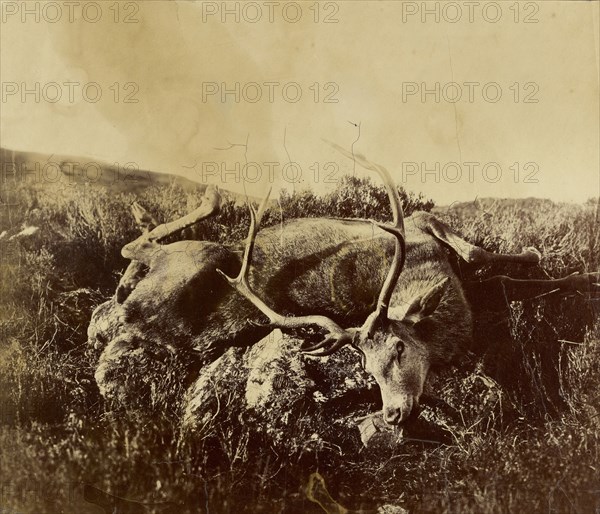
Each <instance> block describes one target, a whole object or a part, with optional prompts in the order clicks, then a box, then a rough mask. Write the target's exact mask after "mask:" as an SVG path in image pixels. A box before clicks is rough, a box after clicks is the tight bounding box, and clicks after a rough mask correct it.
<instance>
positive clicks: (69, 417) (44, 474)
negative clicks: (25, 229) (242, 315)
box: [0, 181, 600, 514]
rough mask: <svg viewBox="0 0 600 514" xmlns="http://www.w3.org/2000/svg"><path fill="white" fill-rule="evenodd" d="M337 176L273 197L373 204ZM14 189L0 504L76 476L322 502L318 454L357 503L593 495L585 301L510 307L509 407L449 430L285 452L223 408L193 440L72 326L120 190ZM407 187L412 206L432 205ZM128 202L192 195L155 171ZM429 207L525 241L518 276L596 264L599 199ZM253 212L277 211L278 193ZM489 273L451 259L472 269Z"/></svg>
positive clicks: (596, 366) (593, 414) (87, 309)
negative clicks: (147, 404)
mask: <svg viewBox="0 0 600 514" xmlns="http://www.w3.org/2000/svg"><path fill="white" fill-rule="evenodd" d="M343 187H344V188H345V189H343V190H342V191H341V192H340V194H339V196H337V197H336V196H335V195H332V196H330V197H328V198H326V199H323V200H319V199H318V198H316V197H314V195H311V194H310V193H302V194H301V195H299V196H298V197H292V198H286V199H284V202H283V203H284V204H285V209H284V212H286V213H287V214H286V215H287V216H288V217H294V216H297V215H309V214H312V215H321V214H324V213H325V212H328V213H331V214H334V215H346V216H347V215H354V214H358V215H360V216H372V215H373V213H375V214H381V209H380V202H383V201H385V194H383V196H381V190H377V189H376V188H373V189H368V190H366V191H365V185H364V184H353V183H352V182H351V181H350V182H348V183H346V184H344V186H343ZM352 187H354V191H356V192H357V194H356V195H355V196H354V197H353V196H352V195H350V194H348V188H350V189H351V188H352ZM359 193H360V194H359ZM20 195H21V196H20V202H19V205H17V206H15V207H13V208H12V209H11V210H10V212H6V211H5V212H3V213H2V216H1V218H0V222H1V223H2V226H1V227H0V230H4V229H11V228H13V229H16V228H18V227H19V226H20V224H21V223H23V222H26V223H27V224H36V225H37V226H39V227H40V228H41V230H40V233H39V234H37V235H35V236H33V237H31V238H30V239H27V240H23V241H21V242H7V241H2V255H3V260H2V266H1V267H0V274H1V291H0V302H1V306H2V317H1V319H0V323H1V329H2V342H1V347H0V407H1V408H2V410H1V424H0V452H1V458H0V474H1V477H2V478H1V481H2V484H1V485H2V489H1V491H2V495H1V497H0V511H1V512H5V511H6V512H20V513H36V514H37V513H44V512H48V513H54V512H68V513H70V512H85V510H84V509H85V502H83V503H82V501H81V484H82V483H84V482H85V483H90V484H93V485H94V486H96V487H98V488H100V489H102V490H104V491H108V492H110V493H112V494H116V495H118V496H121V497H126V498H131V499H136V500H138V501H146V502H161V501H172V502H175V503H177V504H178V507H177V510H176V511H177V512H205V511H206V512H209V511H210V512H217V513H221V512H240V511H242V512H322V511H321V510H320V509H319V507H318V506H317V505H315V504H312V503H310V502H308V501H307V500H306V498H305V496H304V493H303V490H302V487H303V485H304V484H305V483H306V481H307V479H308V476H309V475H310V473H312V472H313V471H314V470H316V469H318V470H319V471H320V473H321V474H322V475H323V476H324V477H325V478H326V480H327V483H328V487H329V488H330V491H331V493H332V495H333V496H334V497H335V498H338V499H339V501H340V503H342V504H344V505H346V506H347V507H352V508H355V509H360V508H364V509H368V508H375V507H376V506H377V505H378V504H381V503H386V502H388V503H394V502H397V503H401V504H403V505H404V506H406V507H408V508H409V509H410V510H411V512H436V513H437V512H461V513H470V512H473V513H475V512H476V513H486V512H490V513H491V512H514V511H522V512H593V511H594V509H598V508H600V493H599V491H600V467H599V465H598V462H600V455H599V451H600V450H599V449H600V440H599V439H600V435H599V434H600V430H599V429H600V426H599V425H600V396H598V391H600V326H598V325H595V326H594V325H589V324H588V325H587V327H586V324H585V323H584V319H583V317H580V318H578V315H579V314H581V313H582V312H583V311H586V309H589V308H590V306H591V304H592V303H593V302H590V301H587V300H581V299H574V300H573V299H571V300H573V301H575V304H574V305H575V307H573V305H572V304H569V301H571V300H569V299H567V300H560V301H552V300H540V302H538V303H535V305H525V306H516V307H515V309H513V313H512V319H511V320H510V323H509V326H510V330H509V332H510V334H509V335H510V341H509V343H510V345H511V346H510V347H511V351H512V352H513V353H512V357H510V356H509V357H510V358H512V359H513V360H510V358H509V360H508V362H509V369H511V368H510V366H512V365H513V364H514V362H520V363H521V364H520V370H519V373H520V374H521V375H522V377H524V378H523V379H522V380H521V381H519V382H518V383H517V385H516V386H515V387H516V390H512V391H508V393H507V394H508V396H507V398H509V399H510V401H511V402H513V404H514V416H512V417H510V418H507V419H501V420H498V422H497V423H494V424H492V425H484V424H480V425H477V426H473V427H466V426H465V427H464V428H465V429H464V430H460V431H458V432H456V433H455V434H454V435H455V437H454V440H453V441H452V442H451V443H450V444H448V445H431V444H427V443H422V442H407V443H405V444H403V445H401V446H400V447H398V448H397V449H396V450H395V451H394V452H393V453H390V454H386V455H381V454H369V453H366V452H355V453H351V454H343V455H340V453H339V452H337V451H336V450H335V449H334V448H329V447H323V448H318V449H317V450H316V451H311V452H308V453H306V452H296V453H294V452H292V451H290V453H289V454H288V455H287V456H285V457H283V456H282V455H280V454H278V453H277V452H276V451H275V449H274V448H273V447H272V446H271V445H270V442H269V440H268V439H267V438H265V437H264V436H261V435H257V434H255V433H253V432H252V430H251V427H250V426H249V425H244V424H241V423H240V422H239V419H238V418H237V417H235V415H234V414H233V413H227V412H226V408H224V409H223V411H224V412H225V414H224V415H225V418H224V420H222V422H221V424H219V425H215V426H213V427H212V430H211V431H209V432H210V434H211V435H210V437H205V438H203V439H200V440H198V439H196V440H194V439H192V438H186V437H183V436H182V434H180V433H179V431H178V429H177V426H176V424H175V423H173V418H172V416H173V413H172V412H167V411H165V412H163V413H162V415H161V413H160V412H159V413H157V412H153V413H152V416H148V412H147V411H145V410H144V409H140V410H139V411H131V410H129V411H126V412H121V411H118V410H111V406H108V405H106V404H105V403H104V401H103V399H102V397H101V396H100V395H99V393H98V391H97V388H96V385H95V382H94V379H93V371H94V367H95V363H96V358H97V355H96V354H95V353H94V352H93V351H91V350H90V349H89V348H87V346H86V328H87V323H88V321H89V317H90V314H91V310H92V309H93V307H94V306H95V305H97V304H98V303H100V302H101V301H103V299H105V298H107V297H108V296H109V295H110V294H112V291H113V289H114V287H115V285H116V281H117V278H118V275H119V273H120V272H122V270H123V268H124V266H125V265H126V262H125V261H124V260H123V259H122V258H121V257H120V255H119V250H120V247H121V245H122V244H123V243H124V242H125V241H128V240H130V239H131V238H132V236H134V235H135V227H134V226H133V221H132V220H131V218H130V217H129V214H128V208H129V204H130V203H131V201H132V197H131V196H128V195H125V194H119V195H114V194H108V193H107V192H105V191H101V190H98V191H81V190H77V189H74V190H72V191H66V192H61V194H52V195H51V194H45V195H44V194H41V193H40V192H39V191H38V192H36V191H31V190H27V189H23V190H22V191H20ZM302 195H303V196H302ZM360 195H363V196H362V197H361V196H360ZM365 195H366V196H367V197H368V198H367V197H365ZM378 195H379V196H378ZM380 196H381V199H379V198H380ZM353 198H354V200H353ZM406 200H407V202H409V203H410V202H412V203H410V205H411V208H414V207H418V206H419V205H425V206H426V207H431V204H429V203H423V202H424V200H423V199H419V198H415V197H412V198H409V199H406ZM140 202H141V203H143V204H144V205H147V206H148V207H149V208H150V209H151V210H152V211H153V212H154V213H155V214H156V215H157V216H158V217H159V218H160V219H162V220H168V219H172V218H173V217H176V216H178V215H181V214H183V213H185V212H187V211H188V210H189V209H190V207H192V206H194V205H196V204H197V202H198V198H197V197H195V196H194V195H190V194H185V193H183V192H182V191H181V190H178V189H176V188H162V189H157V190H154V191H148V192H147V193H146V194H145V197H144V198H141V199H140ZM307 205H309V206H311V210H310V211H307ZM365 205H368V208H365ZM444 216H445V217H446V219H447V220H449V221H450V222H451V223H452V224H454V225H455V226H456V227H457V228H458V229H459V230H460V232H461V233H462V234H464V235H465V237H466V238H467V239H469V240H470V241H472V242H474V243H476V244H480V245H482V246H484V247H486V248H488V249H490V250H496V251H515V250H519V249H520V248H521V247H523V246H536V247H537V248H538V249H540V250H541V251H542V252H543V254H544V261H543V263H542V264H543V265H542V267H541V268H538V269H535V270H533V271H529V272H527V273H529V274H531V275H532V276H562V275H564V274H566V273H570V272H572V271H595V270H598V269H599V268H600V262H599V259H600V223H598V204H597V203H594V202H589V203H588V204H586V205H556V204H553V203H548V202H538V203H537V204H535V206H534V207H532V205H531V204H529V205H527V204H524V203H519V202H502V201H500V202H497V203H496V204H491V203H490V204H484V205H481V206H479V208H476V209H473V208H471V207H464V208H458V209H454V210H453V211H450V212H447V213H446V214H445V215H444ZM246 218H247V217H246V212H245V209H241V208H237V207H235V206H234V205H233V204H228V205H226V206H225V209H224V214H223V215H222V216H221V217H220V218H218V219H216V220H215V221H214V222H211V223H207V224H205V225H204V226H203V227H202V228H200V229H198V230H196V233H195V234H188V237H189V236H192V235H195V236H197V237H202V238H207V239H213V240H221V241H231V240H232V239H235V238H238V237H241V236H242V235H243V234H244V233H245V230H246V228H245V223H246ZM267 221H268V222H270V223H278V222H279V221H280V212H279V210H278V209H276V210H275V211H274V212H272V213H271V214H270V215H269V217H268V220H267ZM494 271H498V270H497V269H495V270H494ZM490 272H491V270H490V269H483V270H482V271H479V272H475V271H474V270H466V273H467V274H470V276H473V277H474V276H485V275H486V274H489V273H490ZM577 302H578V303H577ZM596 302H597V300H596ZM574 308H575V309H576V310H575V311H574V310H573V309H574ZM596 315H597V311H596ZM588 317H589V316H588ZM533 326H536V327H537V328H536V329H535V330H532V327H533ZM559 338H560V339H565V340H569V341H571V343H575V344H571V343H557V342H556V340H557V339H559ZM509 353H510V352H509ZM513 385H514V384H513ZM165 394H166V395H167V396H165V401H168V391H167V393H165ZM550 407H551V408H550Z"/></svg>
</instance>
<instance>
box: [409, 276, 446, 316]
mask: <svg viewBox="0 0 600 514" xmlns="http://www.w3.org/2000/svg"><path fill="white" fill-rule="evenodd" d="M449 283H450V279H449V278H448V277H446V278H444V279H443V280H441V281H440V282H438V283H437V284H436V285H434V286H433V287H431V288H430V289H428V290H427V291H425V292H424V293H422V294H420V295H417V296H415V298H414V299H413V300H412V302H411V303H410V306H409V307H408V310H407V311H406V315H405V316H404V320H405V321H407V322H409V323H411V324H413V325H415V324H417V323H418V322H419V321H421V320H422V319H424V318H426V317H427V316H430V315H431V314H433V313H434V312H435V310H436V309H437V308H438V306H439V304H440V301H441V300H442V298H443V296H444V293H445V292H446V289H447V288H448V284H449Z"/></svg>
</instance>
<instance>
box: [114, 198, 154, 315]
mask: <svg viewBox="0 0 600 514" xmlns="http://www.w3.org/2000/svg"><path fill="white" fill-rule="evenodd" d="M131 212H132V213H133V217H134V218H135V221H136V223H137V224H138V226H139V227H140V230H141V231H142V234H143V235H146V236H147V235H148V234H149V233H150V232H151V231H152V230H154V229H155V228H156V226H157V225H158V222H157V221H156V219H155V218H154V217H153V216H152V215H151V214H150V213H149V212H148V211H147V210H146V209H144V208H143V207H142V206H141V205H140V204H139V203H137V202H133V204H132V205H131ZM146 273H148V266H147V265H146V264H144V263H143V262H141V261H136V260H133V261H131V262H130V263H129V266H127V269H126V270H125V273H123V276H122V277H121V280H120V281H119V285H118V286H117V292H116V299H117V303H123V302H124V301H125V300H126V299H127V297H128V296H129V295H130V294H131V291H133V290H134V289H135V286H136V285H137V284H138V282H139V281H140V280H142V278H144V277H145V276H146Z"/></svg>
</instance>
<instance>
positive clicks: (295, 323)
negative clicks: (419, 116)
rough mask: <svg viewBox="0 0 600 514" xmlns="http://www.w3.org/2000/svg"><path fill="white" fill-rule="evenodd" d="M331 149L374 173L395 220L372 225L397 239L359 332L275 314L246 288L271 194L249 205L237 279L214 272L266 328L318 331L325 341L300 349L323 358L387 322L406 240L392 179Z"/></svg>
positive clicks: (319, 319)
mask: <svg viewBox="0 0 600 514" xmlns="http://www.w3.org/2000/svg"><path fill="white" fill-rule="evenodd" d="M330 144H331V145H332V146H333V147H334V148H336V149H337V150H338V151H340V152H341V153H342V154H344V155H346V156H348V157H353V158H355V160H356V162H358V163H359V164H360V165H361V166H362V167H364V168H366V169H369V170H373V171H376V172H377V173H378V174H379V175H380V176H381V178H382V179H383V182H384V184H385V187H386V190H387V193H388V196H389V198H390V203H391V206H392V213H393V218H394V223H393V225H389V224H387V223H380V222H378V221H371V223H373V224H374V225H376V226H378V227H380V228H381V229H383V230H385V231H387V232H389V233H391V234H393V235H394V236H395V237H396V241H395V252H394V258H393V260H392V264H391V265H390V269H389V271H388V274H387V276H386V278H385V281H384V283H383V286H382V288H381V292H380V293H379V298H378V300H377V307H376V309H375V311H374V312H372V313H371V314H370V315H369V316H368V317H367V319H366V321H365V323H364V324H363V326H362V327H361V328H348V329H344V328H341V327H340V326H339V325H338V324H337V323H336V322H335V321H333V320H332V319H331V318H328V317H326V316H319V315H313V316H283V315H281V314H278V313H277V312H275V311H274V310H273V309H271V308H270V307H269V306H268V305H267V304H265V303H264V302H263V301H262V300H261V299H260V298H259V297H258V296H257V295H256V294H255V293H254V292H253V291H252V289H251V288H250V286H249V284H248V269H249V266H250V261H251V259H252V252H253V250H254V243H255V240H256V234H257V232H258V227H259V225H260V220H261V218H262V215H263V213H264V210H265V207H266V204H267V200H268V197H269V194H270V192H271V191H270V190H269V193H268V194H267V196H266V197H265V199H264V200H263V202H262V204H261V206H260V208H259V210H258V212H257V211H256V210H255V208H254V207H253V206H252V205H250V204H249V205H248V206H249V209H250V218H251V220H250V230H249V232H248V241H247V243H246V248H245V251H244V257H243V259H242V267H241V269H240V272H239V274H238V276H237V277H236V278H231V277H228V276H227V275H226V274H225V273H223V272H222V271H221V270H217V271H218V272H219V273H220V274H221V275H223V277H225V279H227V281H228V282H229V284H230V285H231V286H232V287H233V288H234V289H236V291H238V292H239V293H240V294H242V295H243V296H244V297H246V298H247V299H248V300H249V301H250V302H252V304H253V305H254V306H255V307H257V308H258V309H259V310H260V311H261V312H262V313H263V314H264V315H266V316H267V317H268V318H269V326H270V327H273V328H281V329H284V330H285V329H287V330H289V329H296V328H307V327H311V326H312V327H315V326H316V327H319V328H321V329H322V330H323V331H324V332H325V333H326V335H325V337H324V338H323V339H322V340H321V341H320V342H318V343H316V344H314V345H311V346H308V347H306V348H303V349H302V351H303V352H304V353H307V354H309V355H316V356H325V355H330V354H332V353H333V352H335V351H337V350H339V349H340V348H342V347H343V346H345V345H347V344H353V343H354V342H355V339H356V338H357V337H358V338H359V339H361V340H363V339H369V338H371V337H372V336H373V333H374V332H375V328H376V327H377V324H378V323H380V322H384V321H385V320H386V319H387V313H388V308H389V302H390V299H391V297H392V293H393V291H394V287H395V286H396V283H397V282H398V278H399V276H400V273H401V271H402V267H403V265H404V258H405V236H404V216H403V212H402V202H401V200H400V196H399V194H398V190H397V189H396V186H395V185H394V183H393V181H392V177H391V176H390V174H389V172H388V171H387V170H386V169H385V168H384V167H382V166H379V165H377V164H373V163H371V162H369V161H368V160H367V159H366V158H365V157H364V156H362V155H360V154H354V155H353V154H351V153H350V152H347V151H346V150H344V149H343V148H341V147H340V146H338V145H336V144H334V143H330Z"/></svg>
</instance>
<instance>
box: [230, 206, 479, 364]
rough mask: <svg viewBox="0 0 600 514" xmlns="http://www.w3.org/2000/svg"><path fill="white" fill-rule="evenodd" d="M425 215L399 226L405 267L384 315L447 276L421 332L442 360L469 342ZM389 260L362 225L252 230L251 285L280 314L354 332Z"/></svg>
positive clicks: (461, 307) (298, 223)
mask: <svg viewBox="0 0 600 514" xmlns="http://www.w3.org/2000/svg"><path fill="white" fill-rule="evenodd" d="M429 216H431V215H429V214H426V213H417V214H415V215H413V216H411V217H408V218H406V220H405V226H406V251H407V253H406V264H405V267H404V270H403V272H402V275H401V276H400V280H399V281H398V284H397V286H396V288H395V290H394V294H393V296H392V301H391V303H390V315H391V317H392V318H394V319H402V318H403V317H404V313H405V312H406V309H407V308H408V306H409V305H410V302H411V301H412V300H413V299H414V298H415V297H416V296H418V295H419V294H422V293H423V292H424V291H427V290H428V289H429V288H431V287H432V286H434V285H435V284H437V283H439V282H440V281H441V280H442V279H444V278H445V277H449V279H450V284H449V287H448V288H447V290H446V293H445V295H444V298H443V300H442V302H441V304H440V306H439V308H438V309H437V311H436V313H435V316H432V319H431V323H429V328H430V330H429V331H430V334H428V338H429V340H430V341H431V344H432V345H433V346H434V347H436V348H437V347H439V351H438V352H436V353H439V359H440V360H443V361H446V360H449V359H450V358H452V357H453V356H455V355H456V354H457V353H460V350H461V349H462V348H463V347H464V346H465V345H466V344H468V342H469V340H470V337H471V324H472V322H471V314H470V308H469V307H468V304H467V302H466V300H465V297H464V294H463V290H462V286H461V284H460V281H459V279H458V278H457V277H456V275H455V273H454V271H453V270H452V268H451V266H450V264H449V262H448V258H447V253H446V249H445V248H443V247H442V245H441V244H440V243H439V242H438V240H437V239H436V238H435V237H433V235H431V234H430V233H429V232H428V231H427V218H428V217H429ZM241 248H242V245H240V246H239V247H238V248H237V251H241ZM393 254H394V238H393V237H392V236H390V235H389V234H388V233H386V232H384V231H383V230H381V229H379V228H377V227H375V226H374V225H372V224H371V223H369V222H366V221H349V220H348V221H346V220H329V219H298V220H293V221H290V222H287V223H284V224H283V225H281V226H273V227H270V228H267V229H264V230H261V231H260V232H259V234H258V236H257V239H256V249H255V252H254V257H253V267H252V273H251V277H250V282H251V285H252V287H253V288H255V289H256V291H257V292H258V293H259V294H260V295H261V296H262V297H263V298H265V299H266V301H267V302H268V303H269V304H270V305H273V306H275V307H277V308H278V309H280V310H282V311H285V312H286V313H289V314H296V315H304V314H323V315H326V316H329V317H331V318H333V319H334V320H336V321H337V322H339V323H340V324H342V325H344V326H356V325H360V324H362V322H363V321H364V320H365V318H366V316H367V315H368V314H369V313H370V312H373V310H374V308H375V305H376V302H377V297H378V295H379V291H380V290H381V286H382V284H383V281H384V279H385V276H386V274H387V270H388V269H389V265H390V262H391V260H392V257H393Z"/></svg>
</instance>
